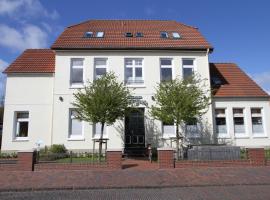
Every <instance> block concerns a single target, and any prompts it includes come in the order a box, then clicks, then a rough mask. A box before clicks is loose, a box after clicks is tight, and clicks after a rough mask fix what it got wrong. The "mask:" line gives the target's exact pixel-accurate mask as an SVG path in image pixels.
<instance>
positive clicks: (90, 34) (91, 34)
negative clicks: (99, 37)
mask: <svg viewBox="0 0 270 200" xmlns="http://www.w3.org/2000/svg"><path fill="white" fill-rule="evenodd" d="M84 37H86V38H91V37H93V32H91V31H87V32H85V34H84Z"/></svg>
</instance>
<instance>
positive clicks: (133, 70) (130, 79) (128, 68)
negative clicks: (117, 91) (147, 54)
mask: <svg viewBox="0 0 270 200" xmlns="http://www.w3.org/2000/svg"><path fill="white" fill-rule="evenodd" d="M142 63H143V59H140V58H132V59H131V58H128V59H125V82H126V84H128V85H134V84H135V85H138V84H143V83H144V80H143V64H142Z"/></svg>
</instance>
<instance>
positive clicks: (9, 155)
mask: <svg viewBox="0 0 270 200" xmlns="http://www.w3.org/2000/svg"><path fill="white" fill-rule="evenodd" d="M17 157H18V155H17V153H15V152H14V153H1V152H0V159H6V158H17Z"/></svg>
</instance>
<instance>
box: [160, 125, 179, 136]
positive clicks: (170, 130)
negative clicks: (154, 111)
mask: <svg viewBox="0 0 270 200" xmlns="http://www.w3.org/2000/svg"><path fill="white" fill-rule="evenodd" d="M162 133H163V137H164V138H166V137H175V135H176V133H175V126H174V123H173V122H172V123H166V122H162Z"/></svg>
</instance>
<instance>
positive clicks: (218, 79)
mask: <svg viewBox="0 0 270 200" xmlns="http://www.w3.org/2000/svg"><path fill="white" fill-rule="evenodd" d="M211 80H212V83H213V84H214V85H221V83H222V81H221V80H220V78H219V77H217V76H213V77H212V78H211Z"/></svg>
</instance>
